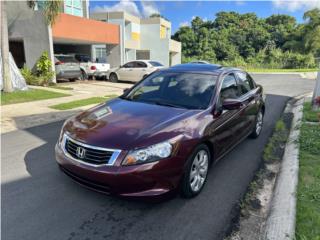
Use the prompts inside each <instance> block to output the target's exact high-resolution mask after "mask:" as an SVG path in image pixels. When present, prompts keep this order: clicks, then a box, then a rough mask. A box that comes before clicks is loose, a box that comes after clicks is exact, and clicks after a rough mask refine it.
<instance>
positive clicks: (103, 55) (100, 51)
mask: <svg viewBox="0 0 320 240" xmlns="http://www.w3.org/2000/svg"><path fill="white" fill-rule="evenodd" d="M106 60H107V51H106V48H103V47H96V59H95V61H97V62H103V61H104V62H105V61H106Z"/></svg>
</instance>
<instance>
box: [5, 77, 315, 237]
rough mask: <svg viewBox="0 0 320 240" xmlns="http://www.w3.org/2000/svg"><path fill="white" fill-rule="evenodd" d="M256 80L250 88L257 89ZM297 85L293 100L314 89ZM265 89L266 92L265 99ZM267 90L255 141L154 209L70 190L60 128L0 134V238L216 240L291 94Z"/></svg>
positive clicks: (226, 225) (244, 144)
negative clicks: (59, 150) (191, 194)
mask: <svg viewBox="0 0 320 240" xmlns="http://www.w3.org/2000/svg"><path fill="white" fill-rule="evenodd" d="M257 78H259V77H257ZM274 78H277V76H272V81H276V80H274ZM280 78H281V79H282V78H283V76H281V77H280ZM280 78H279V77H278V81H283V80H281V79H280ZM264 79H265V78H264V77H262V78H261V79H258V80H257V81H258V82H259V83H262V84H263V82H264V81H266V80H264ZM288 80H290V77H288ZM297 81H300V80H297ZM305 81H306V80H303V79H301V84H300V85H299V86H298V87H297V88H298V89H300V90H295V91H297V93H298V94H301V93H305V92H307V91H311V90H312V87H313V84H314V82H313V81H312V82H307V83H306V82H305ZM308 81H311V80H308ZM275 83H277V81H276V82H275ZM288 84H289V83H288ZM280 85H282V84H280ZM306 86H309V87H306ZM272 88H273V86H266V89H267V91H268V92H269V93H270V92H272V91H273V90H272ZM274 88H275V92H276V94H279V95H267V106H266V109H267V111H266V116H265V125H264V128H263V131H262V134H261V135H260V137H259V138H258V139H255V140H253V139H248V140H245V141H244V142H242V143H241V144H239V145H238V146H237V147H236V148H235V149H234V150H233V151H232V152H230V153H229V154H228V155H227V156H226V157H224V158H223V159H222V160H221V161H219V162H218V163H217V164H216V165H214V166H213V168H212V169H211V170H210V173H209V178H208V182H207V184H206V186H205V188H204V189H203V191H202V193H201V194H200V195H199V196H198V197H196V198H194V199H190V200H185V199H182V198H180V197H179V196H177V197H175V198H173V199H171V200H168V201H165V202H162V203H157V204H154V203H146V202H139V201H130V200H125V199H119V198H116V197H110V196H106V195H102V194H99V193H96V192H93V191H90V190H87V189H85V188H83V187H81V186H79V185H77V184H76V183H74V182H73V181H71V180H70V179H69V178H68V177H66V176H65V175H64V174H63V173H61V172H60V171H59V170H58V168H57V165H56V163H55V160H54V145H55V143H56V140H57V138H58V134H59V131H60V127H61V125H62V122H55V123H51V124H47V125H42V126H38V127H33V128H29V129H26V130H23V131H15V132H11V133H7V134H4V135H2V143H1V145H2V159H1V162H2V169H1V174H2V183H1V184H2V199H1V201H2V202H1V203H2V212H1V215H2V223H1V224H2V233H1V235H2V239H4V240H16V239H24V240H28V239H30V240H37V239H46V240H51V239H57V240H64V239H70V240H75V239H86V240H89V239H91V240H93V239H94V240H99V239H134V240H135V239H139V240H142V239H148V240H152V239H166V240H171V239H174V240H178V239H184V240H187V239H211V240H216V239H217V240H218V239H221V238H222V237H223V235H224V233H225V232H226V230H227V229H228V228H229V226H230V224H231V221H232V218H233V216H234V211H233V210H234V207H235V206H236V204H237V203H238V201H239V199H240V198H241V197H242V196H243V194H244V193H245V191H246V188H247V186H248V184H249V182H250V180H251V179H252V177H253V176H254V172H255V170H256V169H257V168H258V166H259V163H260V161H261V155H262V152H263V148H264V145H265V144H266V143H267V140H268V137H269V136H270V135H271V133H272V129H273V127H274V124H275V122H276V121H277V119H278V118H279V117H280V115H281V113H282V111H283V109H284V107H285V103H286V101H287V100H288V96H289V95H292V91H291V90H290V91H288V89H287V85H285V86H284V87H282V88H281V89H280V88H279V86H275V87H274ZM306 88H308V89H307V91H305V90H306ZM285 95H286V96H285Z"/></svg>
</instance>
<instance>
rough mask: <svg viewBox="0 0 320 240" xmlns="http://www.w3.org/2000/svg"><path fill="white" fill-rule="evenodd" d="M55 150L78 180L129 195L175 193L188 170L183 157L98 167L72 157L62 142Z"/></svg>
mask: <svg viewBox="0 0 320 240" xmlns="http://www.w3.org/2000/svg"><path fill="white" fill-rule="evenodd" d="M55 152H56V160H57V162H58V164H59V166H60V168H61V170H62V171H63V172H65V173H66V174H67V175H68V176H69V177H71V178H72V179H73V180H75V181H76V182H78V183H80V184H81V185H83V186H85V187H87V188H90V189H93V190H95V191H98V192H103V193H108V194H116V195H120V196H126V197H155V196H160V195H165V194H167V193H169V192H172V191H174V190H175V189H177V187H178V185H179V182H180V179H181V176H182V174H183V169H184V167H183V166H184V160H183V159H182V158H180V157H172V158H168V159H163V160H161V161H158V162H152V163H146V164H141V165H133V166H118V165H115V166H98V167H97V166H90V165H86V164H83V163H81V162H78V161H74V160H73V159H70V158H68V157H67V156H66V155H65V154H64V152H63V151H62V149H61V148H60V146H59V145H56V148H55ZM125 155H126V153H125V152H122V153H121V154H120V155H119V157H118V158H120V160H121V161H122V159H123V158H124V157H125ZM118 160H119V159H118ZM118 160H117V162H118ZM120 160H119V161H120Z"/></svg>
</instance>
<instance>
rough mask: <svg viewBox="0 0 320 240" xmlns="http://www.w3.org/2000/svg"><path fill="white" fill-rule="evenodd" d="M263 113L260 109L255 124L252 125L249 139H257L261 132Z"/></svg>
mask: <svg viewBox="0 0 320 240" xmlns="http://www.w3.org/2000/svg"><path fill="white" fill-rule="evenodd" d="M263 117H264V116H263V111H262V109H260V111H259V113H258V114H257V117H256V122H255V125H254V128H253V130H252V133H251V134H250V137H251V138H257V137H259V135H260V133H261V131H262V127H263Z"/></svg>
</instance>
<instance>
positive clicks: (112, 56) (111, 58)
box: [107, 45, 122, 68]
mask: <svg viewBox="0 0 320 240" xmlns="http://www.w3.org/2000/svg"><path fill="white" fill-rule="evenodd" d="M107 62H108V63H109V64H110V67H111V68H113V67H119V66H120V65H122V63H121V49H120V45H107Z"/></svg>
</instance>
